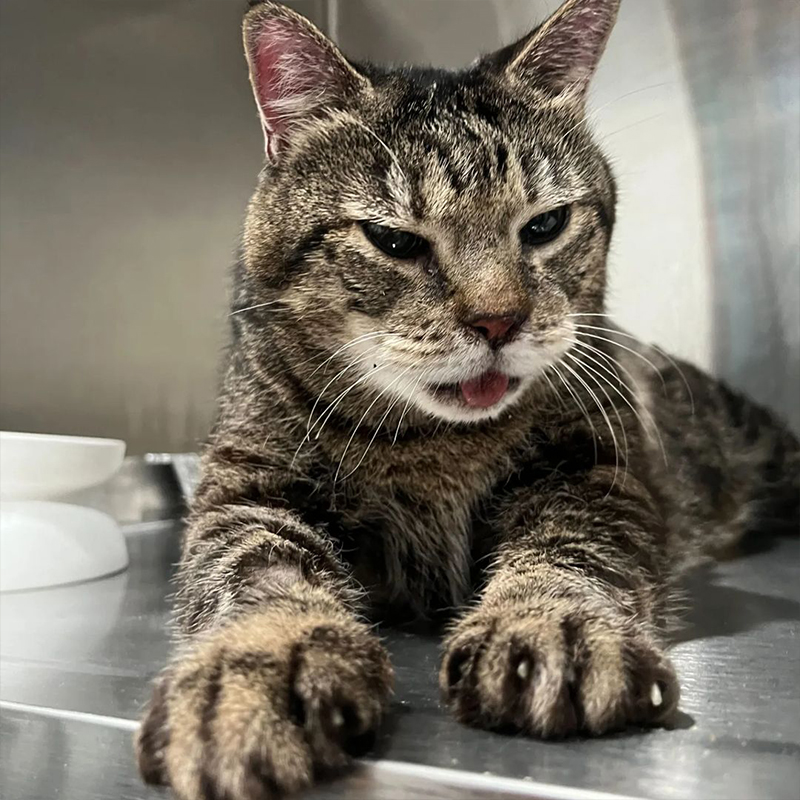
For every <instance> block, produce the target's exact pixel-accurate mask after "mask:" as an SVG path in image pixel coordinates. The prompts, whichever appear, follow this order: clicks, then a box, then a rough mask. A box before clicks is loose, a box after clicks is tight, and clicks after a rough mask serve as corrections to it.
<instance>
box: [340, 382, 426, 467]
mask: <svg viewBox="0 0 800 800" xmlns="http://www.w3.org/2000/svg"><path fill="white" fill-rule="evenodd" d="M409 369H411V367H409V368H408V369H407V370H405V371H404V372H401V373H400V374H399V375H398V376H397V377H396V378H395V379H394V380H393V381H392V382H391V383H390V384H389V385H388V386H385V387H384V388H383V389H382V390H381V392H380V393H379V394H378V396H377V397H376V398H375V399H374V400H373V401H372V402H371V403H370V404H369V405H368V406H367V409H366V411H365V412H364V413H363V414H362V415H361V418H360V419H359V420H358V422H357V423H356V425H355V427H354V428H353V432H352V433H351V434H350V438H349V439H348V440H347V444H346V445H345V446H344V450H343V451H342V457H341V458H340V459H339V466H338V467H337V468H336V474H335V475H334V476H333V482H334V483H336V482H337V481H338V480H339V473H340V472H341V471H342V466H343V465H344V459H345V457H346V456H347V451H348V450H349V449H350V445H351V444H352V443H353V439H355V437H356V434H357V433H358V429H359V428H360V427H361V423H362V422H363V421H364V420H365V419H366V417H367V414H369V412H370V411H371V410H372V409H373V407H374V406H375V404H376V403H377V402H378V401H379V400H380V399H381V397H383V396H384V395H385V394H386V392H388V391H389V390H390V389H391V388H392V387H393V386H394V385H395V384H396V383H397V382H398V381H399V380H400V379H401V378H402V377H403V376H404V375H405V374H406V372H408V370H409ZM373 440H374V437H373ZM370 444H372V442H370ZM367 450H369V445H367ZM364 456H366V451H365V452H364ZM364 456H362V458H361V461H363V460H364ZM361 461H359V462H358V464H356V466H355V467H354V468H353V469H352V470H351V471H350V472H349V473H348V474H347V475H346V476H344V477H345V478H346V477H349V476H350V475H352V474H353V472H355V471H356V469H358V467H359V465H360V464H361Z"/></svg>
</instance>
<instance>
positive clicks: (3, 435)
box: [0, 431, 125, 500]
mask: <svg viewBox="0 0 800 800" xmlns="http://www.w3.org/2000/svg"><path fill="white" fill-rule="evenodd" d="M124 457H125V442H122V441H120V440H119V439H93V438H88V437H84V436H50V435H44V434H38V433H10V432H8V431H2V432H0V500H50V499H52V498H55V497H59V496H61V495H64V494H67V493H68V492H76V491H78V490H80V489H88V488H89V487H90V486H95V485H97V484H98V483H103V482H104V481H106V480H108V479H109V478H111V477H112V475H114V473H116V472H117V470H118V469H119V468H120V467H121V466H122V459H123V458H124Z"/></svg>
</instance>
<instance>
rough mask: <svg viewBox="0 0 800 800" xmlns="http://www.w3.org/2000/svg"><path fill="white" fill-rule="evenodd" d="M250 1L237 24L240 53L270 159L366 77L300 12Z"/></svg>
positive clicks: (358, 88)
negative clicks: (242, 50) (241, 43)
mask: <svg viewBox="0 0 800 800" xmlns="http://www.w3.org/2000/svg"><path fill="white" fill-rule="evenodd" d="M251 4H252V8H250V9H249V10H248V11H247V13H246V14H245V17H244V23H243V33H244V48H245V55H246V56H247V63H248V66H249V68H250V83H251V84H252V86H253V93H254V95H255V98H256V105H257V106H258V113H259V117H260V118H261V126H262V128H263V130H264V149H265V151H266V154H267V159H268V160H269V161H271V162H273V163H274V162H276V161H278V160H279V159H280V157H281V153H282V152H283V150H284V148H285V147H286V145H287V144H288V142H289V141H290V140H291V137H292V135H293V133H294V132H295V131H296V130H298V129H299V128H300V127H301V126H302V125H303V124H305V123H308V122H309V121H310V120H312V119H314V118H315V117H316V116H319V114H320V113H323V112H324V111H325V110H326V109H330V108H332V107H337V106H342V105H344V104H346V102H347V100H348V99H349V98H352V97H353V96H355V95H356V94H357V93H358V92H360V91H363V90H365V89H367V88H368V87H369V82H368V80H367V79H366V78H365V77H364V76H363V75H361V74H360V73H358V72H357V71H356V70H355V69H354V68H353V67H352V66H351V65H350V64H349V63H348V61H347V59H345V57H344V56H343V55H342V53H341V52H340V51H339V49H338V48H337V47H336V45H334V44H333V42H331V41H330V39H328V38H327V37H326V36H324V35H323V34H322V33H321V32H320V31H319V30H318V29H317V28H315V27H314V25H312V24H311V23H310V22H309V21H308V20H307V19H306V18H305V17H302V16H300V15H299V14H297V13H295V12H294V11H291V10H290V9H288V8H286V7H284V6H281V5H278V4H276V3H271V2H257V3H253V0H251Z"/></svg>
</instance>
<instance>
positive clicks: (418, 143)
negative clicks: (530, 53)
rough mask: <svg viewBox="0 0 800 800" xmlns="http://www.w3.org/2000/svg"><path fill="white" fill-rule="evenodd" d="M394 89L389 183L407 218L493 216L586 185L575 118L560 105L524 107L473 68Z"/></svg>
mask: <svg viewBox="0 0 800 800" xmlns="http://www.w3.org/2000/svg"><path fill="white" fill-rule="evenodd" d="M387 83H388V85H387V89H386V106H387V108H388V110H387V111H385V112H384V113H385V114H386V116H385V117H384V119H385V120H386V122H387V123H388V124H387V125H386V130H387V136H388V139H389V141H388V142H387V144H389V145H390V146H391V147H392V149H393V151H394V152H395V154H396V157H397V162H398V163H397V165H396V166H398V167H400V168H401V169H395V170H394V171H393V173H394V174H393V175H392V176H391V177H390V179H387V180H386V182H385V185H386V187H387V189H388V190H389V191H390V193H391V194H392V200H393V202H395V203H399V204H401V205H402V204H405V205H406V206H407V207H406V208H405V209H404V212H408V211H410V212H411V213H412V214H413V216H414V217H416V218H420V217H422V218H424V219H435V220H442V221H446V220H447V219H448V218H454V219H456V220H458V219H463V218H464V217H465V216H471V215H472V216H474V215H475V214H481V215H483V216H484V217H487V218H489V217H495V216H498V215H508V214H513V213H515V211H519V210H521V209H524V208H525V207H526V206H530V205H538V204H543V205H547V204H548V203H558V202H562V201H566V200H568V199H570V197H571V196H572V195H574V194H575V193H576V192H579V191H580V190H581V187H582V186H583V185H584V184H585V182H586V177H587V176H586V175H585V174H584V173H585V170H584V169H582V167H583V166H585V165H583V164H582V163H581V159H580V157H579V153H580V151H581V149H582V142H581V141H580V136H577V138H576V133H577V128H576V126H575V125H574V118H571V117H570V116H569V115H568V114H567V113H565V112H564V111H562V110H560V109H559V108H558V107H557V106H555V105H554V104H545V103H543V104H542V106H541V107H540V108H536V107H531V106H529V105H528V106H526V105H524V104H523V103H521V102H520V101H519V100H517V99H515V98H514V97H513V96H512V95H511V94H510V93H509V92H507V91H502V90H501V89H500V88H498V87H497V86H493V85H492V84H490V83H488V82H486V81H483V80H481V79H480V77H479V76H476V75H474V74H473V73H471V72H470V71H466V72H463V73H447V72H443V71H439V70H414V71H404V72H400V73H399V74H396V75H394V76H393V79H392V80H391V82H387ZM409 203H410V204H411V208H408V205H409Z"/></svg>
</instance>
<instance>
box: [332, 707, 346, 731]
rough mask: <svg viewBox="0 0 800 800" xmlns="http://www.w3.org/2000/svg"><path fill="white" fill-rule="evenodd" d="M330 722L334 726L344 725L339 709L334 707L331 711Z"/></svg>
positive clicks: (342, 715)
mask: <svg viewBox="0 0 800 800" xmlns="http://www.w3.org/2000/svg"><path fill="white" fill-rule="evenodd" d="M331 724H332V725H333V727H334V728H341V727H342V726H343V725H344V714H342V712H341V710H340V709H338V708H335V709H334V710H333V711H332V712H331Z"/></svg>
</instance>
